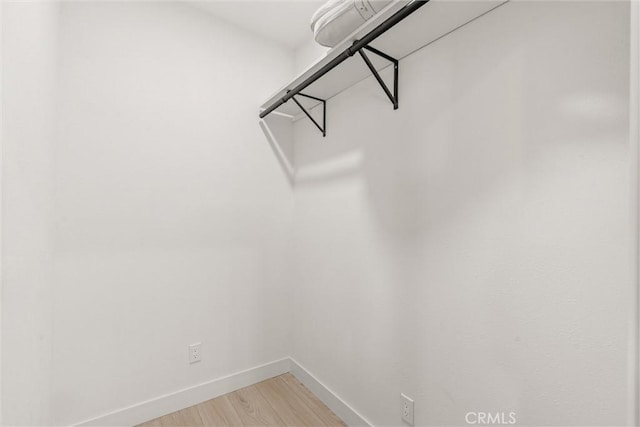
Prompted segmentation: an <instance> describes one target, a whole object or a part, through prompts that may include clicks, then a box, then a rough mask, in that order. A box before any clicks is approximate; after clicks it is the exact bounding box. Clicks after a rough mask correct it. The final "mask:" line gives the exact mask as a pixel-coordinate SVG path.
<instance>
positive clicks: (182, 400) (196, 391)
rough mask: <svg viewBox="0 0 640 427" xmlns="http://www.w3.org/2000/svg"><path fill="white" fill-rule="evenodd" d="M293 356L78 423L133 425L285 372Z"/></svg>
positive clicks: (82, 424) (90, 424)
mask: <svg viewBox="0 0 640 427" xmlns="http://www.w3.org/2000/svg"><path fill="white" fill-rule="evenodd" d="M290 368H291V359H289V358H284V359H280V360H276V361H274V362H271V363H267V364H264V365H261V366H256V367H255V368H251V369H247V370H245V371H242V372H237V373H235V374H231V375H227V376H225V377H222V378H218V379H215V380H211V381H207V382H204V383H202V384H198V385H195V386H192V387H188V388H185V389H182V390H178V391H176V392H173V393H169V394H165V395H164V396H158V397H156V398H154V399H150V400H147V401H145V402H141V403H138V404H135V405H132V406H128V407H126V408H121V409H118V410H117V411H113V412H110V413H108V414H104V415H101V416H99V417H95V418H92V419H90V420H86V421H82V422H79V423H76V424H75V425H77V426H132V425H136V424H140V423H143V422H145V421H149V420H152V419H154V418H158V417H161V416H163V415H166V414H170V413H172V412H175V411H179V410H180V409H184V408H187V407H189V406H193V405H197V404H198V403H201V402H204V401H206V400H209V399H213V398H216V397H218V396H222V395H223V394H226V393H231V392H232V391H235V390H238V389H241V388H243V387H247V386H250V385H252V384H255V383H258V382H260V381H264V380H267V379H269V378H273V377H276V376H278V375H282V374H285V373H287V372H289V371H290V370H291V369H290Z"/></svg>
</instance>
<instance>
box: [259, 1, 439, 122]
mask: <svg viewBox="0 0 640 427" xmlns="http://www.w3.org/2000/svg"><path fill="white" fill-rule="evenodd" d="M428 2H429V0H413V1H412V2H411V3H409V4H407V5H406V6H405V7H403V8H402V9H400V10H399V11H397V12H396V13H394V14H393V15H391V16H390V17H389V18H387V19H386V20H385V21H384V22H383V23H382V24H380V25H378V26H377V27H376V28H374V29H373V30H371V31H370V32H369V33H368V34H367V35H365V36H364V37H363V38H361V39H360V40H357V41H356V42H355V43H354V44H353V45H351V46H350V47H348V48H346V49H345V50H344V51H342V53H340V55H338V56H336V57H335V58H333V59H332V60H331V61H329V62H328V63H327V64H325V65H324V66H323V67H322V68H320V69H319V70H318V71H316V72H315V73H313V74H312V75H311V76H309V77H308V78H307V79H306V80H305V81H303V82H302V83H300V84H299V85H298V86H296V87H294V88H293V89H291V90H290V91H288V92H287V93H286V94H285V95H284V96H283V97H282V98H280V99H279V100H277V101H276V102H274V103H273V104H271V106H270V107H269V108H267V109H266V110H264V111H262V112H261V113H260V118H261V119H263V118H265V117H266V116H267V115H269V114H270V113H271V112H272V111H273V110H275V109H276V108H278V107H279V106H281V105H282V104H284V103H285V102H287V101H288V100H290V99H291V98H293V97H294V96H295V95H297V94H298V93H300V91H301V90H304V89H305V88H306V87H307V86H309V85H310V84H311V83H313V82H315V81H316V80H318V79H319V78H320V77H322V76H324V75H325V74H327V73H328V72H329V71H331V70H333V69H334V68H336V67H337V66H338V65H340V64H342V63H343V62H344V61H345V60H347V59H348V58H350V57H352V56H353V55H355V54H356V53H358V52H359V51H360V50H361V49H362V48H364V47H365V46H367V45H368V44H369V43H371V42H372V41H374V40H375V39H377V38H378V37H380V36H381V35H382V34H384V33H385V32H386V31H387V30H388V29H389V28H391V27H393V26H394V25H396V24H397V23H398V22H400V21H402V20H403V19H404V18H406V17H407V16H409V15H411V14H412V13H413V12H415V11H416V10H418V9H419V8H421V7H422V6H424V5H425V4H427V3H428Z"/></svg>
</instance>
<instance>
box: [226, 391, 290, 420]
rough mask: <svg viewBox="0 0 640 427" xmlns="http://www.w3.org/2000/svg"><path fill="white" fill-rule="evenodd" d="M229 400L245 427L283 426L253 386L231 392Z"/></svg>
mask: <svg viewBox="0 0 640 427" xmlns="http://www.w3.org/2000/svg"><path fill="white" fill-rule="evenodd" d="M229 399H230V400H231V404H232V405H233V407H234V409H235V410H236V412H238V415H239V416H240V419H242V423H243V424H244V425H245V426H284V425H285V424H284V421H282V418H280V417H279V416H278V414H276V412H275V411H274V410H273V408H272V407H271V405H270V404H269V402H267V401H266V400H265V398H264V396H262V394H260V392H259V391H258V389H257V388H256V387H255V386H250V387H246V388H243V389H241V390H238V391H236V392H233V393H231V394H230V395H229Z"/></svg>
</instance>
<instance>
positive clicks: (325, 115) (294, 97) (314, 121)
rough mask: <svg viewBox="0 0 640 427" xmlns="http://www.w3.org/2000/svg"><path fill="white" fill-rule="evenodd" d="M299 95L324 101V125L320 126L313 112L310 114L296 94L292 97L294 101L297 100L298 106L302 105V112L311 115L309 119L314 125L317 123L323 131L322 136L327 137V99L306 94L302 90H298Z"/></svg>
mask: <svg viewBox="0 0 640 427" xmlns="http://www.w3.org/2000/svg"><path fill="white" fill-rule="evenodd" d="M298 95H300V96H304V97H305V98H309V99H313V100H316V101H320V102H322V126H320V125H319V124H318V122H317V121H316V120H315V119H314V118H313V117H311V114H309V112H308V111H307V109H306V108H304V107H303V106H302V104H300V102H299V101H298V100H297V99H296V96H295V95H293V96H292V97H291V99H293V102H295V103H296V104H297V105H298V107H300V109H301V110H302V112H303V113H304V114H305V115H306V116H307V117H309V120H311V121H312V122H313V124H314V125H316V127H317V128H318V129H319V130H320V132H322V136H323V137H326V136H327V101H325V100H324V99H320V98H316V97H315V96H311V95H305V94H304V93H302V92H298Z"/></svg>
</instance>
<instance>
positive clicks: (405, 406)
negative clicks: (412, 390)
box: [400, 393, 414, 426]
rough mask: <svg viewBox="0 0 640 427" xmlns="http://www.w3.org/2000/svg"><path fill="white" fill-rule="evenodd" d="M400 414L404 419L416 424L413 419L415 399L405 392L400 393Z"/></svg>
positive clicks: (408, 422) (410, 423)
mask: <svg viewBox="0 0 640 427" xmlns="http://www.w3.org/2000/svg"><path fill="white" fill-rule="evenodd" d="M400 416H401V417H402V421H404V422H405V423H407V424H409V425H410V426H412V425H414V421H413V399H412V398H410V397H409V396H407V395H406V394H404V393H400Z"/></svg>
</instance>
